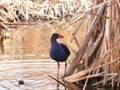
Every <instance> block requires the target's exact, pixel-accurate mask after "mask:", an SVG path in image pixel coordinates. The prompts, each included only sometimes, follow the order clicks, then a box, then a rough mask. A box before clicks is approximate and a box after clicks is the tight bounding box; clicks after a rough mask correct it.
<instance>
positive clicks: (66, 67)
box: [64, 61, 67, 76]
mask: <svg viewBox="0 0 120 90" xmlns="http://www.w3.org/2000/svg"><path fill="white" fill-rule="evenodd" d="M66 69H67V62H66V61H65V71H64V76H65V74H66Z"/></svg>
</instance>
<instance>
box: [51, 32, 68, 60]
mask: <svg viewBox="0 0 120 90" xmlns="http://www.w3.org/2000/svg"><path fill="white" fill-rule="evenodd" d="M61 37H62V36H61V35H60V34H57V33H54V34H53V35H52V37H51V48H50V57H51V58H52V59H54V60H55V61H57V62H63V61H66V60H67V58H68V56H69V55H70V51H69V49H68V47H67V46H66V45H65V44H62V43H58V42H57V39H58V38H61Z"/></svg>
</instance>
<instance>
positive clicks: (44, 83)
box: [0, 59, 64, 90]
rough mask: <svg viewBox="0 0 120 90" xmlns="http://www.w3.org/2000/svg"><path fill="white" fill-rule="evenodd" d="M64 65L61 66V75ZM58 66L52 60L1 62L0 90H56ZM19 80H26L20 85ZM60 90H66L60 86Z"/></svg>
mask: <svg viewBox="0 0 120 90" xmlns="http://www.w3.org/2000/svg"><path fill="white" fill-rule="evenodd" d="M63 69H64V64H61V68H60V73H62V72H63ZM56 72H57V64H56V63H55V62H54V61H52V60H44V59H43V60H17V61H16V60H12V61H8V60H4V61H1V62H0V90H42V89H44V90H56V85H57V83H56V81H54V80H53V79H51V78H50V77H48V74H49V75H52V76H53V77H56ZM18 80H24V82H25V84H24V85H21V86H20V85H19V84H18ZM60 90H64V87H63V86H60Z"/></svg>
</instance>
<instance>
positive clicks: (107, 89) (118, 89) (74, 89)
mask: <svg viewBox="0 0 120 90" xmlns="http://www.w3.org/2000/svg"><path fill="white" fill-rule="evenodd" d="M71 85H72V86H70V87H71V88H67V87H64V88H65V89H63V90H83V87H82V86H81V87H79V86H78V85H75V84H74V85H73V84H71ZM57 90H61V89H59V87H57ZM85 90H120V86H119V87H115V88H111V87H94V86H91V85H88V86H87V87H86V88H85Z"/></svg>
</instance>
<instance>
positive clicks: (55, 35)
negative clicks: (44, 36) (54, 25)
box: [51, 33, 63, 39]
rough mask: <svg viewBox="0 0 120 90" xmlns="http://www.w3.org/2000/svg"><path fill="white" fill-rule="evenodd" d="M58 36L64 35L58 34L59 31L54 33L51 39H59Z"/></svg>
mask: <svg viewBox="0 0 120 90" xmlns="http://www.w3.org/2000/svg"><path fill="white" fill-rule="evenodd" d="M58 38H63V35H61V34H58V33H53V34H52V36H51V39H58Z"/></svg>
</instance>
